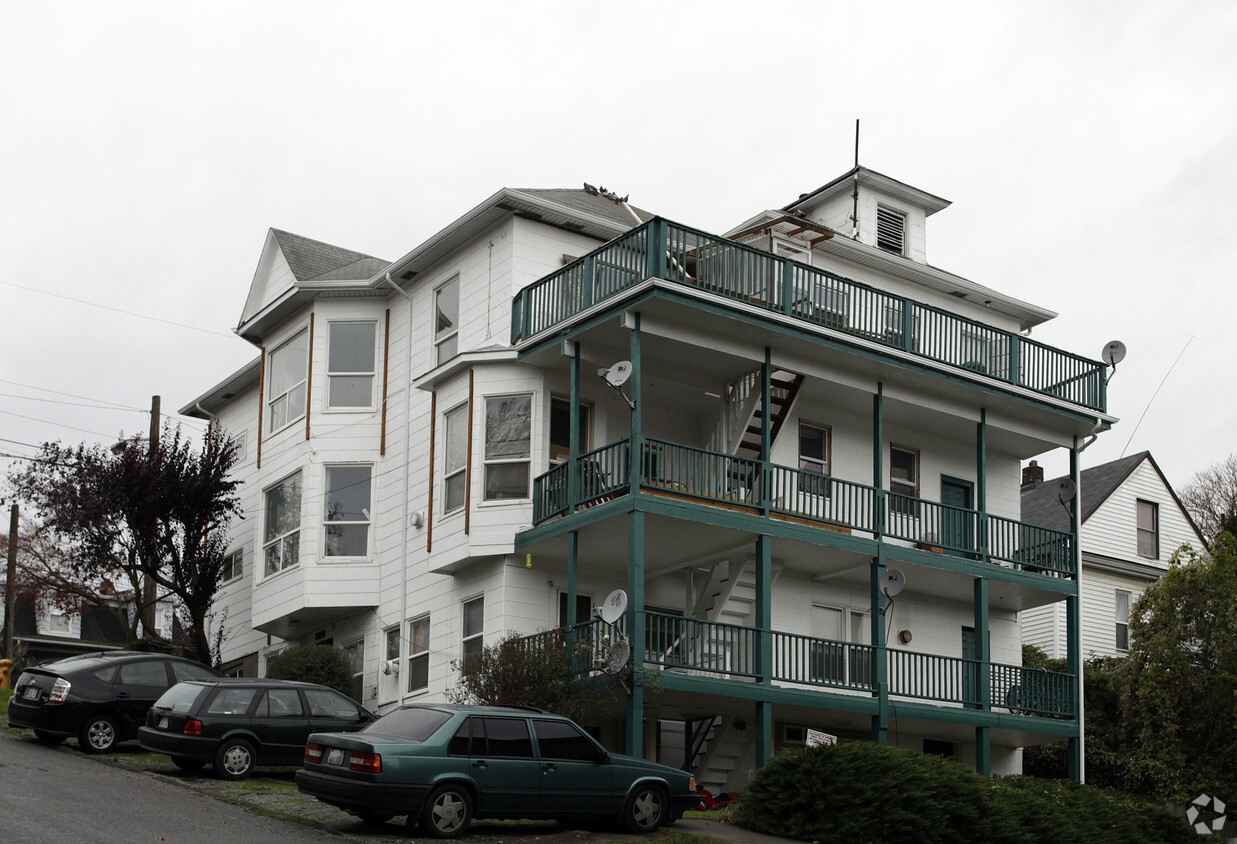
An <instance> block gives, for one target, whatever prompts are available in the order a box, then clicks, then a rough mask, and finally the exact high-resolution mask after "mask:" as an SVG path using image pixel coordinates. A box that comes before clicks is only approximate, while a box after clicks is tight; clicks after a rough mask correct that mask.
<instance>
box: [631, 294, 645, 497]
mask: <svg viewBox="0 0 1237 844" xmlns="http://www.w3.org/2000/svg"><path fill="white" fill-rule="evenodd" d="M629 318H630V320H631V325H630V327H631V378H630V380H629V381H628V383H630V384H631V400H632V401H633V402H635V405H636V406H635V408H634V409H633V410H632V411H631V455H630V457H631V465H630V466H629V467H628V472H629V482H630V484H631V496H632V500H633V501H634V500H635V496H636V495H637V494H638V493H639V492H640V481H641V480H643V478H644V472H645V468H646V466H645V464H646V463H649V464H650V468H651V463H650V461H647V460H645V459H644V456H643V455H644V435H643V433H642V432H641V426H640V417H641V415H642V414H643V411H644V402H643V401H642V399H643V395H642V392H641V385H642V383H643V381H644V367H643V365H642V363H641V360H640V314H639V312H636V313H632V314H629Z"/></svg>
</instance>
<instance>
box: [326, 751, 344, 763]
mask: <svg viewBox="0 0 1237 844" xmlns="http://www.w3.org/2000/svg"><path fill="white" fill-rule="evenodd" d="M326 764H328V765H342V764H344V749H343V748H342V747H332V748H331V749H330V750H329V751H327V754H326Z"/></svg>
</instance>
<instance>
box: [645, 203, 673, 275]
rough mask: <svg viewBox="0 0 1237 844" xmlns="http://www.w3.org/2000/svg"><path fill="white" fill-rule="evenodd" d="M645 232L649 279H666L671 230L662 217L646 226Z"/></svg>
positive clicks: (655, 218)
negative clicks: (668, 237)
mask: <svg viewBox="0 0 1237 844" xmlns="http://www.w3.org/2000/svg"><path fill="white" fill-rule="evenodd" d="M645 226H646V228H645V230H644V236H645V238H646V240H645V248H646V249H647V252H646V253H645V258H646V259H647V266H646V271H647V278H665V277H666V249H667V248H668V247H669V245H670V244H669V243H667V237H666V236H667V233H668V231H669V229H668V228H667V227H666V221H665V220H664V219H662V218H661V217H654V218H653V219H651V220H649V221H648V223H646V224H645Z"/></svg>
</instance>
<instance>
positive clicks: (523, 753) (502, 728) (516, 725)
mask: <svg viewBox="0 0 1237 844" xmlns="http://www.w3.org/2000/svg"><path fill="white" fill-rule="evenodd" d="M481 720H482V721H484V722H485V739H486V744H487V748H486V752H485V754H484V755H486V756H504V757H507V758H508V759H531V758H532V757H533V742H532V739H531V738H530V737H529V735H528V722H527V721H525V720H524V719H523V718H519V719H516V718H482V719H481ZM472 752H473V755H476V754H477V746H476V743H475V742H474V743H473V749H472Z"/></svg>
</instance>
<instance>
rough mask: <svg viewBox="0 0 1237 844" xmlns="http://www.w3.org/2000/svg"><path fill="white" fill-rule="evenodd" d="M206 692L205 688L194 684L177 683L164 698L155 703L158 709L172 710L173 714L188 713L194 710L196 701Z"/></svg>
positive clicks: (165, 693) (164, 694)
mask: <svg viewBox="0 0 1237 844" xmlns="http://www.w3.org/2000/svg"><path fill="white" fill-rule="evenodd" d="M204 691H206V687H205V686H198V685H195V684H193V683H177V684H176V685H175V686H172V688H170V689H168V690H167V691H166V692H164V693H163V697H161V698H159V699H158V700H157V701H155V708H156V709H170V710H171V711H173V712H188V711H189V710H190V709H192V708H193V704H194V701H196V700H197V699H198V697H200V696H201V694H202V692H204Z"/></svg>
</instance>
